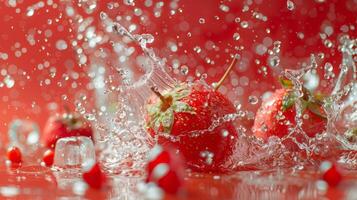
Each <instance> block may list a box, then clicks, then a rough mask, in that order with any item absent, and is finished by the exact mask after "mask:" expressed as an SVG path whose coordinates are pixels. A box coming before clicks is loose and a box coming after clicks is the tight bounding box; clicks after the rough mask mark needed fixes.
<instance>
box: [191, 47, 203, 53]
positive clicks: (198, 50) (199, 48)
mask: <svg viewBox="0 0 357 200" xmlns="http://www.w3.org/2000/svg"><path fill="white" fill-rule="evenodd" d="M193 50H194V51H195V52H196V53H200V52H201V50H202V49H201V47H199V46H195V47H194V48H193Z"/></svg>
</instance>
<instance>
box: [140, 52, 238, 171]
mask: <svg viewBox="0 0 357 200" xmlns="http://www.w3.org/2000/svg"><path fill="white" fill-rule="evenodd" d="M235 63H236V59H234V60H233V62H232V64H231V65H230V67H229V69H228V70H227V71H226V73H225V75H224V76H223V78H222V79H221V80H220V81H219V83H218V84H217V87H216V88H215V89H214V88H211V87H208V86H205V85H203V84H200V83H194V84H187V83H181V84H179V85H177V86H176V87H174V88H173V89H170V90H168V91H163V92H162V94H161V93H160V92H158V91H157V90H156V89H155V88H152V90H153V92H154V93H155V94H156V95H157V97H154V98H152V99H150V100H149V101H148V104H147V105H146V110H147V116H146V122H147V130H148V132H149V133H150V135H151V136H152V137H154V138H156V139H157V141H158V143H159V144H162V145H164V146H165V147H166V146H173V147H175V148H176V149H177V150H178V151H179V152H180V153H182V155H183V156H184V158H185V160H186V164H187V166H188V168H190V169H192V170H193V171H201V172H223V171H226V169H227V168H226V169H225V168H224V165H225V164H226V162H227V161H228V160H229V158H230V156H231V155H232V154H233V151H234V148H235V145H236V143H237V137H238V134H237V131H236V129H235V126H234V124H233V122H231V121H226V122H223V123H218V124H216V126H215V127H214V126H212V125H213V124H215V123H214V122H215V121H216V120H218V119H222V118H223V117H225V116H227V115H229V114H233V113H236V109H235V107H234V105H233V104H232V102H231V101H229V100H228V99H227V98H226V97H225V96H223V95H222V94H221V93H220V92H218V91H217V88H218V87H219V85H220V84H221V83H222V82H223V80H224V79H225V77H226V76H227V74H228V72H229V71H230V70H231V69H232V67H233V66H234V65H235Z"/></svg>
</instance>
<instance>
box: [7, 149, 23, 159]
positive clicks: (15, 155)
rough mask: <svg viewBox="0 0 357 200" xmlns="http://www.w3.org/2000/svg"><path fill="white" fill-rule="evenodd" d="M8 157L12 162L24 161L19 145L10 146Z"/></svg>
mask: <svg viewBox="0 0 357 200" xmlns="http://www.w3.org/2000/svg"><path fill="white" fill-rule="evenodd" d="M6 155H7V159H8V160H10V161H11V162H12V163H21V162H22V153H21V150H20V149H19V148H17V147H10V148H9V149H8V150H7V154H6Z"/></svg>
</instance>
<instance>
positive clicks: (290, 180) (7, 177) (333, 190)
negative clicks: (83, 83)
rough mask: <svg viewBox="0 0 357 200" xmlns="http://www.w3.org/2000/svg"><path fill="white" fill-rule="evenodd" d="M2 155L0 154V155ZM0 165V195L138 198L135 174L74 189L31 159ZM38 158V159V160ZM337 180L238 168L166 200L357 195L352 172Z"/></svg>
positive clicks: (70, 178)
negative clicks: (331, 183)
mask: <svg viewBox="0 0 357 200" xmlns="http://www.w3.org/2000/svg"><path fill="white" fill-rule="evenodd" d="M2 155H3V154H2ZM3 158H4V157H3V156H2V159H1V163H3V164H1V165H0V176H1V179H0V199H5V198H10V199H55V198H60V197H66V198H75V197H76V198H79V197H81V198H84V199H142V198H143V196H141V195H140V194H138V192H137V189H136V183H138V180H140V179H139V178H137V177H124V176H110V177H108V182H107V185H106V186H105V187H104V188H102V189H100V190H98V189H90V188H89V189H88V190H86V191H85V192H84V193H81V192H80V190H76V189H75V188H76V187H75V184H74V183H75V182H77V181H79V180H81V178H80V177H81V176H80V175H79V174H70V173H60V172H58V171H52V170H51V169H50V168H48V167H42V166H40V165H39V164H38V163H36V162H27V163H26V162H25V163H23V164H22V166H11V165H5V164H4V163H5V160H4V159H3ZM39 160H40V159H39ZM341 172H342V182H341V183H340V184H339V185H337V186H336V187H329V188H328V189H327V190H321V189H320V190H319V189H318V187H317V186H316V181H317V180H319V179H321V178H322V174H321V173H318V172H317V171H316V170H309V169H303V170H296V171H294V170H292V169H280V170H270V171H269V170H268V171H241V172H236V173H234V174H226V175H220V176H218V175H209V174H199V173H193V174H189V175H187V176H186V178H185V182H184V188H185V192H184V193H182V194H179V195H177V196H173V195H167V196H166V197H165V199H168V200H174V199H192V200H193V199H217V198H219V199H222V200H229V199H322V198H325V199H331V200H335V199H354V198H355V197H356V196H355V195H356V192H355V191H356V190H355V189H356V186H357V185H356V180H357V175H356V174H357V173H356V171H346V170H342V171H341Z"/></svg>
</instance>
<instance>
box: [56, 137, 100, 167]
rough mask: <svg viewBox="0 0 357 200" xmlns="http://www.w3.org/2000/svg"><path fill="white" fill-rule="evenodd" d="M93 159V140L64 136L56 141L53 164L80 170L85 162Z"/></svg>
mask: <svg viewBox="0 0 357 200" xmlns="http://www.w3.org/2000/svg"><path fill="white" fill-rule="evenodd" d="M94 161H95V149H94V145H93V142H92V140H91V139H90V138H88V137H83V136H78V137H65V138H61V139H59V140H58V141H57V143H56V148H55V158H54V166H55V167H57V168H60V169H76V170H79V171H82V170H83V168H85V166H86V163H91V162H94Z"/></svg>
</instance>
